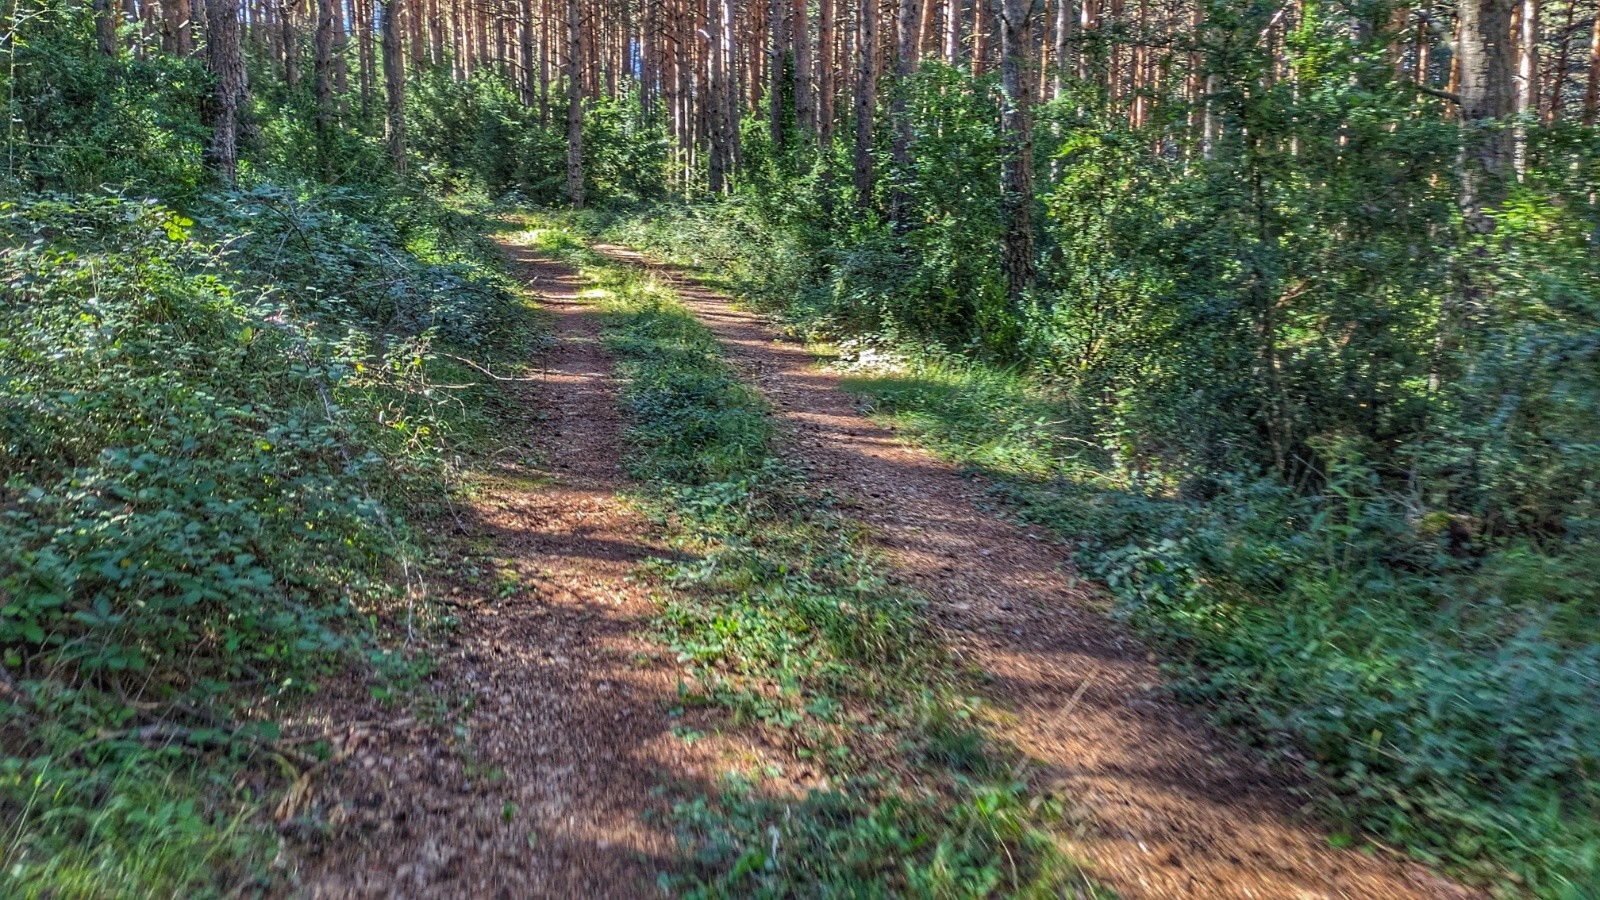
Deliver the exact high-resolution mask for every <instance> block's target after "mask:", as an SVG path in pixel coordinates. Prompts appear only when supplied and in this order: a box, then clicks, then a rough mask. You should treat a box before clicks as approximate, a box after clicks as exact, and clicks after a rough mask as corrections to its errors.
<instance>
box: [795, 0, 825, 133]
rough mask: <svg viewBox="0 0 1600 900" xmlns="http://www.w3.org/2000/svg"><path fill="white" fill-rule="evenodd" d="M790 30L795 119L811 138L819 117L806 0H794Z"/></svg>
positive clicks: (801, 131) (802, 131) (803, 131)
mask: <svg viewBox="0 0 1600 900" xmlns="http://www.w3.org/2000/svg"><path fill="white" fill-rule="evenodd" d="M824 2H826V0H824ZM789 31H790V33H791V36H792V38H793V40H794V121H795V125H797V126H799V128H800V134H801V136H802V138H803V139H811V138H814V137H815V136H816V129H817V119H816V108H815V107H814V106H813V105H812V103H811V27H810V24H809V23H808V22H807V21H806V0H794V6H793V9H792V10H791V11H790V13H789Z"/></svg>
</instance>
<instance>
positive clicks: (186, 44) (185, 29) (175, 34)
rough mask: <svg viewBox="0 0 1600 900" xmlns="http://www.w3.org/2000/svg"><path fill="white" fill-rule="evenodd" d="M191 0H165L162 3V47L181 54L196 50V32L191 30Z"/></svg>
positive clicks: (169, 51) (184, 54)
mask: <svg viewBox="0 0 1600 900" xmlns="http://www.w3.org/2000/svg"><path fill="white" fill-rule="evenodd" d="M189 16H190V12H189V0H163V2H162V4H161V49H162V50H165V51H166V52H168V53H176V54H178V55H179V56H188V55H189V54H191V53H193V52H194V32H193V31H191V30H190V28H191V23H190V21H189Z"/></svg>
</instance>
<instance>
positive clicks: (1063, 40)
mask: <svg viewBox="0 0 1600 900" xmlns="http://www.w3.org/2000/svg"><path fill="white" fill-rule="evenodd" d="M1051 55H1052V56H1053V57H1054V59H1053V60H1052V62H1054V63H1055V78H1054V79H1053V80H1052V81H1051V88H1052V92H1053V96H1054V98H1055V99H1057V100H1060V99H1061V95H1062V94H1064V93H1066V89H1067V73H1069V72H1071V71H1072V58H1071V55H1072V0H1056V27H1055V49H1054V52H1053V53H1052V54H1051Z"/></svg>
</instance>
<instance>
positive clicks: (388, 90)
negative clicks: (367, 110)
mask: <svg viewBox="0 0 1600 900" xmlns="http://www.w3.org/2000/svg"><path fill="white" fill-rule="evenodd" d="M381 2H382V10H383V91H384V100H385V101H386V112H387V115H386V117H385V120H384V124H385V137H386V138H387V140H388V146H389V156H390V157H392V158H393V159H394V171H395V173H396V174H398V175H400V176H402V177H403V176H404V175H405V174H406V59H405V56H404V55H403V54H402V51H401V49H400V16H401V3H402V2H403V0H381Z"/></svg>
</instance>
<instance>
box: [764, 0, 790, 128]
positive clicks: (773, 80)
mask: <svg viewBox="0 0 1600 900" xmlns="http://www.w3.org/2000/svg"><path fill="white" fill-rule="evenodd" d="M769 16H770V18H771V20H772V28H771V32H772V33H771V37H772V52H771V54H770V60H769V64H770V68H769V69H768V71H767V130H768V132H769V134H770V136H771V138H772V147H773V149H774V150H779V151H781V150H782V149H783V125H784V122H783V120H784V104H783V83H784V79H783V72H784V66H785V54H784V50H785V48H786V47H788V45H789V39H788V22H789V16H788V4H787V3H786V2H785V0H772V5H771V8H770V10H769Z"/></svg>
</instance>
